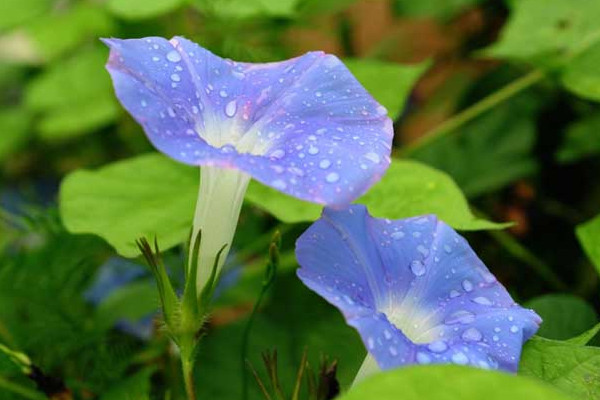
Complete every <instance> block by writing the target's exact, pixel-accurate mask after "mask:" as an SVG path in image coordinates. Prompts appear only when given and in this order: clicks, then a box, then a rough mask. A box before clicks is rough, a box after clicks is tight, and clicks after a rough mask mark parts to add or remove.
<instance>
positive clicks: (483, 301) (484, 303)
mask: <svg viewBox="0 0 600 400" xmlns="http://www.w3.org/2000/svg"><path fill="white" fill-rule="evenodd" d="M472 301H473V303H477V304H481V305H482V306H491V305H493V304H494V303H493V302H492V301H491V300H490V299H488V298H487V297H483V296H479V297H475V298H474V299H473V300H472Z"/></svg>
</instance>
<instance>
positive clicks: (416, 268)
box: [410, 260, 425, 276]
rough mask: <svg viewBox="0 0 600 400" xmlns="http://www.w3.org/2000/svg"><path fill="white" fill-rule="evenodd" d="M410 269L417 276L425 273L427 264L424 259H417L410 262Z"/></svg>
mask: <svg viewBox="0 0 600 400" xmlns="http://www.w3.org/2000/svg"><path fill="white" fill-rule="evenodd" d="M410 270H411V271H412V273H413V274H415V276H423V275H425V264H423V262H422V261H419V260H415V261H413V262H411V263H410Z"/></svg>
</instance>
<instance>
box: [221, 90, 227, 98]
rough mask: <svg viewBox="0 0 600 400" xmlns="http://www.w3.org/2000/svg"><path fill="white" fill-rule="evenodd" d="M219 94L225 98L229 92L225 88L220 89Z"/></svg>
mask: <svg viewBox="0 0 600 400" xmlns="http://www.w3.org/2000/svg"><path fill="white" fill-rule="evenodd" d="M219 96H221V97H223V98H225V97H227V92H226V91H224V90H221V91H219Z"/></svg>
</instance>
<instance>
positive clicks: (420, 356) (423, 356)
mask: <svg viewBox="0 0 600 400" xmlns="http://www.w3.org/2000/svg"><path fill="white" fill-rule="evenodd" d="M417 362H418V363H419V364H429V363H430V362H431V357H429V354H427V353H423V352H421V351H420V352H418V353H417Z"/></svg>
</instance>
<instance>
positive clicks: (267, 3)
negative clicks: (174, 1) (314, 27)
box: [194, 0, 298, 19]
mask: <svg viewBox="0 0 600 400" xmlns="http://www.w3.org/2000/svg"><path fill="white" fill-rule="evenodd" d="M297 3H298V0H218V1H215V0H194V5H195V6H196V7H198V9H199V10H201V11H202V12H203V13H205V14H208V15H210V16H217V17H219V18H229V19H243V18H250V17H260V16H263V17H292V16H294V15H295V13H296V7H297Z"/></svg>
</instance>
